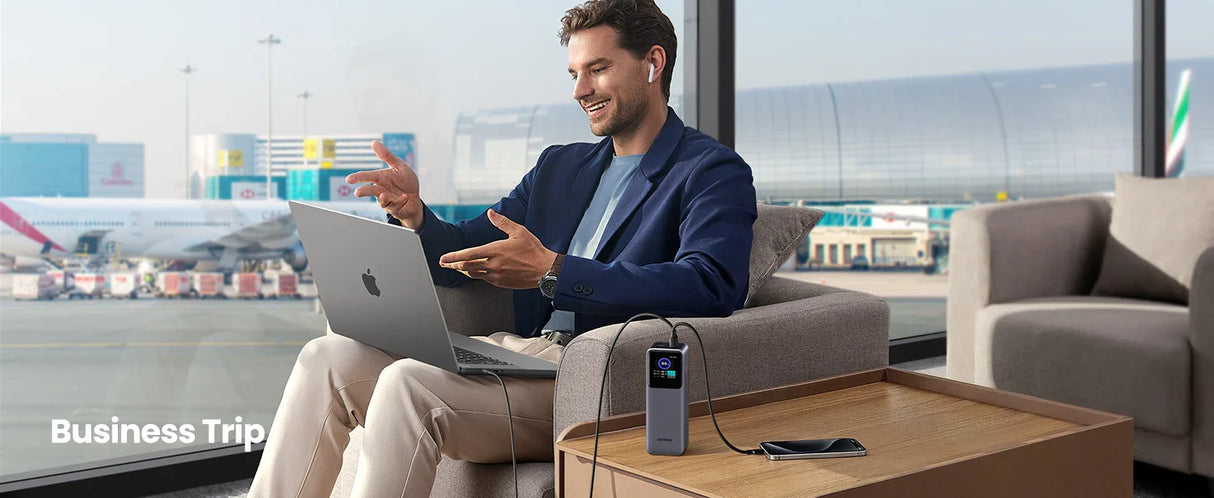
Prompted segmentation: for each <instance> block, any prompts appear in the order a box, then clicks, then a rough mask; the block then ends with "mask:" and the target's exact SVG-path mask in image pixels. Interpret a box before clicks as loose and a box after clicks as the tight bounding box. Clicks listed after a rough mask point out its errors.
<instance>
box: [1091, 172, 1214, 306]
mask: <svg viewBox="0 0 1214 498" xmlns="http://www.w3.org/2000/svg"><path fill="white" fill-rule="evenodd" d="M1209 247H1214V178H1167V179H1155V178H1139V177H1136V176H1133V175H1125V174H1123V175H1117V179H1116V196H1115V197H1114V198H1113V221H1112V223H1111V224H1110V225H1109V239H1108V242H1106V244H1105V248H1104V249H1105V250H1104V263H1103V265H1102V266H1101V269H1100V278H1099V279H1098V280H1097V281H1096V287H1095V289H1093V292H1092V293H1093V294H1095V295H1100V296H1121V297H1130V298H1137V299H1149V300H1153V301H1165V302H1172V303H1181V304H1186V303H1188V302H1189V289H1190V287H1191V285H1192V278H1193V267H1194V266H1195V265H1196V264H1197V257H1198V256H1199V255H1201V253H1202V251H1204V250H1206V249H1207V248H1209Z"/></svg>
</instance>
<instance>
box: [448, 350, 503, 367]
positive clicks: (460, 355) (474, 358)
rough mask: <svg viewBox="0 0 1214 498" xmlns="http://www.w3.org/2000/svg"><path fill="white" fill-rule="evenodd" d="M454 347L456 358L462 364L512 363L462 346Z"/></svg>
mask: <svg viewBox="0 0 1214 498" xmlns="http://www.w3.org/2000/svg"><path fill="white" fill-rule="evenodd" d="M453 347H454V348H455V360H456V361H457V362H459V363H461V364H465V365H510V363H506V362H504V361H501V360H498V359H494V358H490V357H488V356H485V355H483V354H480V353H477V352H473V351H468V350H467V349H464V348H461V347H459V346H453Z"/></svg>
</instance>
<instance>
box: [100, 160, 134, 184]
mask: <svg viewBox="0 0 1214 498" xmlns="http://www.w3.org/2000/svg"><path fill="white" fill-rule="evenodd" d="M101 184H102V185H134V184H135V182H132V181H131V180H128V179H127V178H126V176H125V170H124V169H123V168H122V161H119V162H116V163H114V165H113V166H110V176H109V177H108V178H102V179H101Z"/></svg>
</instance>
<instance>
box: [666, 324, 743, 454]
mask: <svg viewBox="0 0 1214 498" xmlns="http://www.w3.org/2000/svg"><path fill="white" fill-rule="evenodd" d="M679 326H683V327H687V328H689V329H691V332H692V333H693V334H695V335H696V342H698V343H700V360H702V361H703V362H704V395H705V396H706V397H707V399H708V415H709V416H711V417H712V426H713V427H715V428H716V429H717V435H718V436H721V441H723V442H724V443H725V446H728V447H729V449H731V450H734V451H736V452H738V453H741V454H743V455H760V454H762V453H763V449H762V448H755V449H753V450H743V449H738V447H737V446H734V445H733V443H730V442H729V440H728V439H725V434H723V433H722V432H721V426H719V425H717V414H716V413H714V412H713V411H712V391H710V390H709V389H708V353H707V352H705V351H704V339H702V338H700V331H698V330H696V328H695V327H694V326H692V325H691V324H690V323H687V322H679V323H676V324H674V326H673V327H671V332H670V333H671V336H672V338H673V339H672V340H671V344H672V345H673V344H675V343H676V342H677V341H678V336H677V335H674V334H675V331H676V330H678V329H679Z"/></svg>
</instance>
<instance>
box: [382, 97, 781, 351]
mask: <svg viewBox="0 0 1214 498" xmlns="http://www.w3.org/2000/svg"><path fill="white" fill-rule="evenodd" d="M613 155H614V148H613V146H612V143H611V138H610V137H608V138H606V139H604V140H602V141H601V142H599V143H597V144H591V143H574V144H569V145H554V146H551V147H548V148H547V149H545V150H544V152H543V153H541V154H540V157H539V161H538V162H537V163H536V165H535V167H534V168H532V169H531V171H529V172H528V173H527V174H526V176H524V177H523V180H522V181H521V182H519V184H518V186H516V187H515V188H514V190H513V191H512V192H510V194H509V195H507V196H506V197H504V198H502V200H501V201H498V203H497V204H495V205H494V206H493V210H494V211H497V212H498V213H501V214H502V215H505V216H506V217H507V218H510V219H511V220H514V221H515V222H516V223H518V224H520V225H523V226H525V227H527V229H528V230H530V231H531V233H532V234H535V236H536V238H538V239H539V240H540V242H542V243H543V244H544V246H545V247H547V248H548V249H549V250H552V251H554V252H556V253H558V254H565V253H567V252H568V250H569V243H570V240H571V239H572V238H573V233H574V231H575V230H576V229H577V226H578V223H579V222H580V221H581V219H582V213H584V212H585V211H586V208H587V207H588V206H589V205H590V200H591V198H592V197H593V196H594V191H595V189H596V187H597V186H598V182H599V177H600V176H602V173H603V171H604V170H605V169H606V168H607V166H608V165H609V164H610V163H611V159H612V157H613ZM756 215H757V214H756V207H755V190H754V181H753V178H752V176H751V172H750V166H749V165H747V164H746V162H745V161H743V160H742V158H741V157H740V156H738V154H737V153H735V152H734V151H733V150H732V149H730V148H728V147H726V146H724V145H721V144H720V143H719V142H717V141H716V140H714V139H713V138H711V137H709V136H707V135H705V134H703V133H700V132H699V131H697V130H695V129H694V128H688V127H685V126H683V121H682V120H681V119H679V117H678V116H677V115H676V114H675V113H674V109H671V108H669V107H667V114H666V123H665V124H664V125H663V126H662V131H661V132H660V133H659V134H658V137H657V139H656V140H655V141H654V142H653V145H651V146H650V147H649V150H648V151H647V152H646V153H645V157H644V158H643V159H642V160H641V164H640V165H639V166H638V169H637V172H636V174H635V175H633V177H632V179H631V182H630V183H629V184H628V188H627V190H626V191H625V192H624V194H623V197H621V198H620V200H619V203H618V204H617V206H616V209H615V212H614V213H612V216H611V219H610V221H609V222H608V224H607V228H606V231H605V232H604V234H603V239H602V240H603V242H602V245H601V246H600V247H601V248H600V250H599V253H598V255H597V257H595V258H594V259H588V258H580V257H575V256H566V257H565V262H564V264H563V265H562V267H561V273H560V277H559V278H558V279H557V288H556V295H555V298H554V299H552V300H549V299H547V298H545V297H544V296H543V295H542V294H540V291H539V289H528V290H520V291H515V292H514V322H515V333H517V334H519V335H521V336H524V337H529V336H536V335H538V334H539V333H540V328H541V327H542V326H543V324H545V323H547V321H548V319H549V317H550V316H551V314H552V310H553V309H554V307H555V308H556V309H561V310H566V311H572V312H574V329H575V333H580V332H584V331H586V330H591V329H594V328H598V327H601V326H603V325H609V324H613V323H621V322H623V321H625V320H627V319H628V318H629V317H630V316H632V315H635V314H637V313H642V312H649V313H656V314H659V315H662V316H667V317H678V316H729V314H730V313H733V311H734V310H736V309H739V308H741V307H742V303H743V302H744V301H745V300H746V291H747V281H748V279H749V272H750V269H749V265H750V245H751V240H752V239H753V232H752V225H753V224H754V221H755V217H756ZM389 222H390V223H393V224H398V225H399V224H400V221H399V220H396V219H395V218H392V217H391V216H389ZM418 235H419V236H420V238H421V241H422V247H423V248H424V250H425V253H426V259H427V260H428V262H429V264H430V273H431V276H432V277H433V278H434V283H435V284H436V285H444V286H454V285H459V284H462V283H466V282H468V281H470V280H471V279H470V278H469V277H467V276H465V275H464V274H462V273H459V272H457V271H455V270H451V269H447V268H443V267H440V266H439V265H438V259H439V257H441V256H442V255H443V254H446V253H448V252H451V251H457V250H460V249H464V248H468V247H474V246H479V245H482V244H487V243H489V242H492V241H495V240H500V239H504V238H506V234H505V233H503V232H502V231H501V230H498V228H497V227H495V226H493V223H491V222H490V221H489V218H488V215H487V214H486V213H482V214H481V215H480V216H478V217H476V218H474V219H471V220H467V221H462V222H459V223H456V224H451V223H447V222H445V221H442V220H440V219H439V218H438V217H437V216H435V215H434V212H433V211H431V210H430V209H429V208H426V209H425V221H424V222H423V224H422V229H421V230H420V231H419V232H418ZM467 312H469V313H475V312H476V310H467ZM485 332H486V333H489V332H492V331H485Z"/></svg>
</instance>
